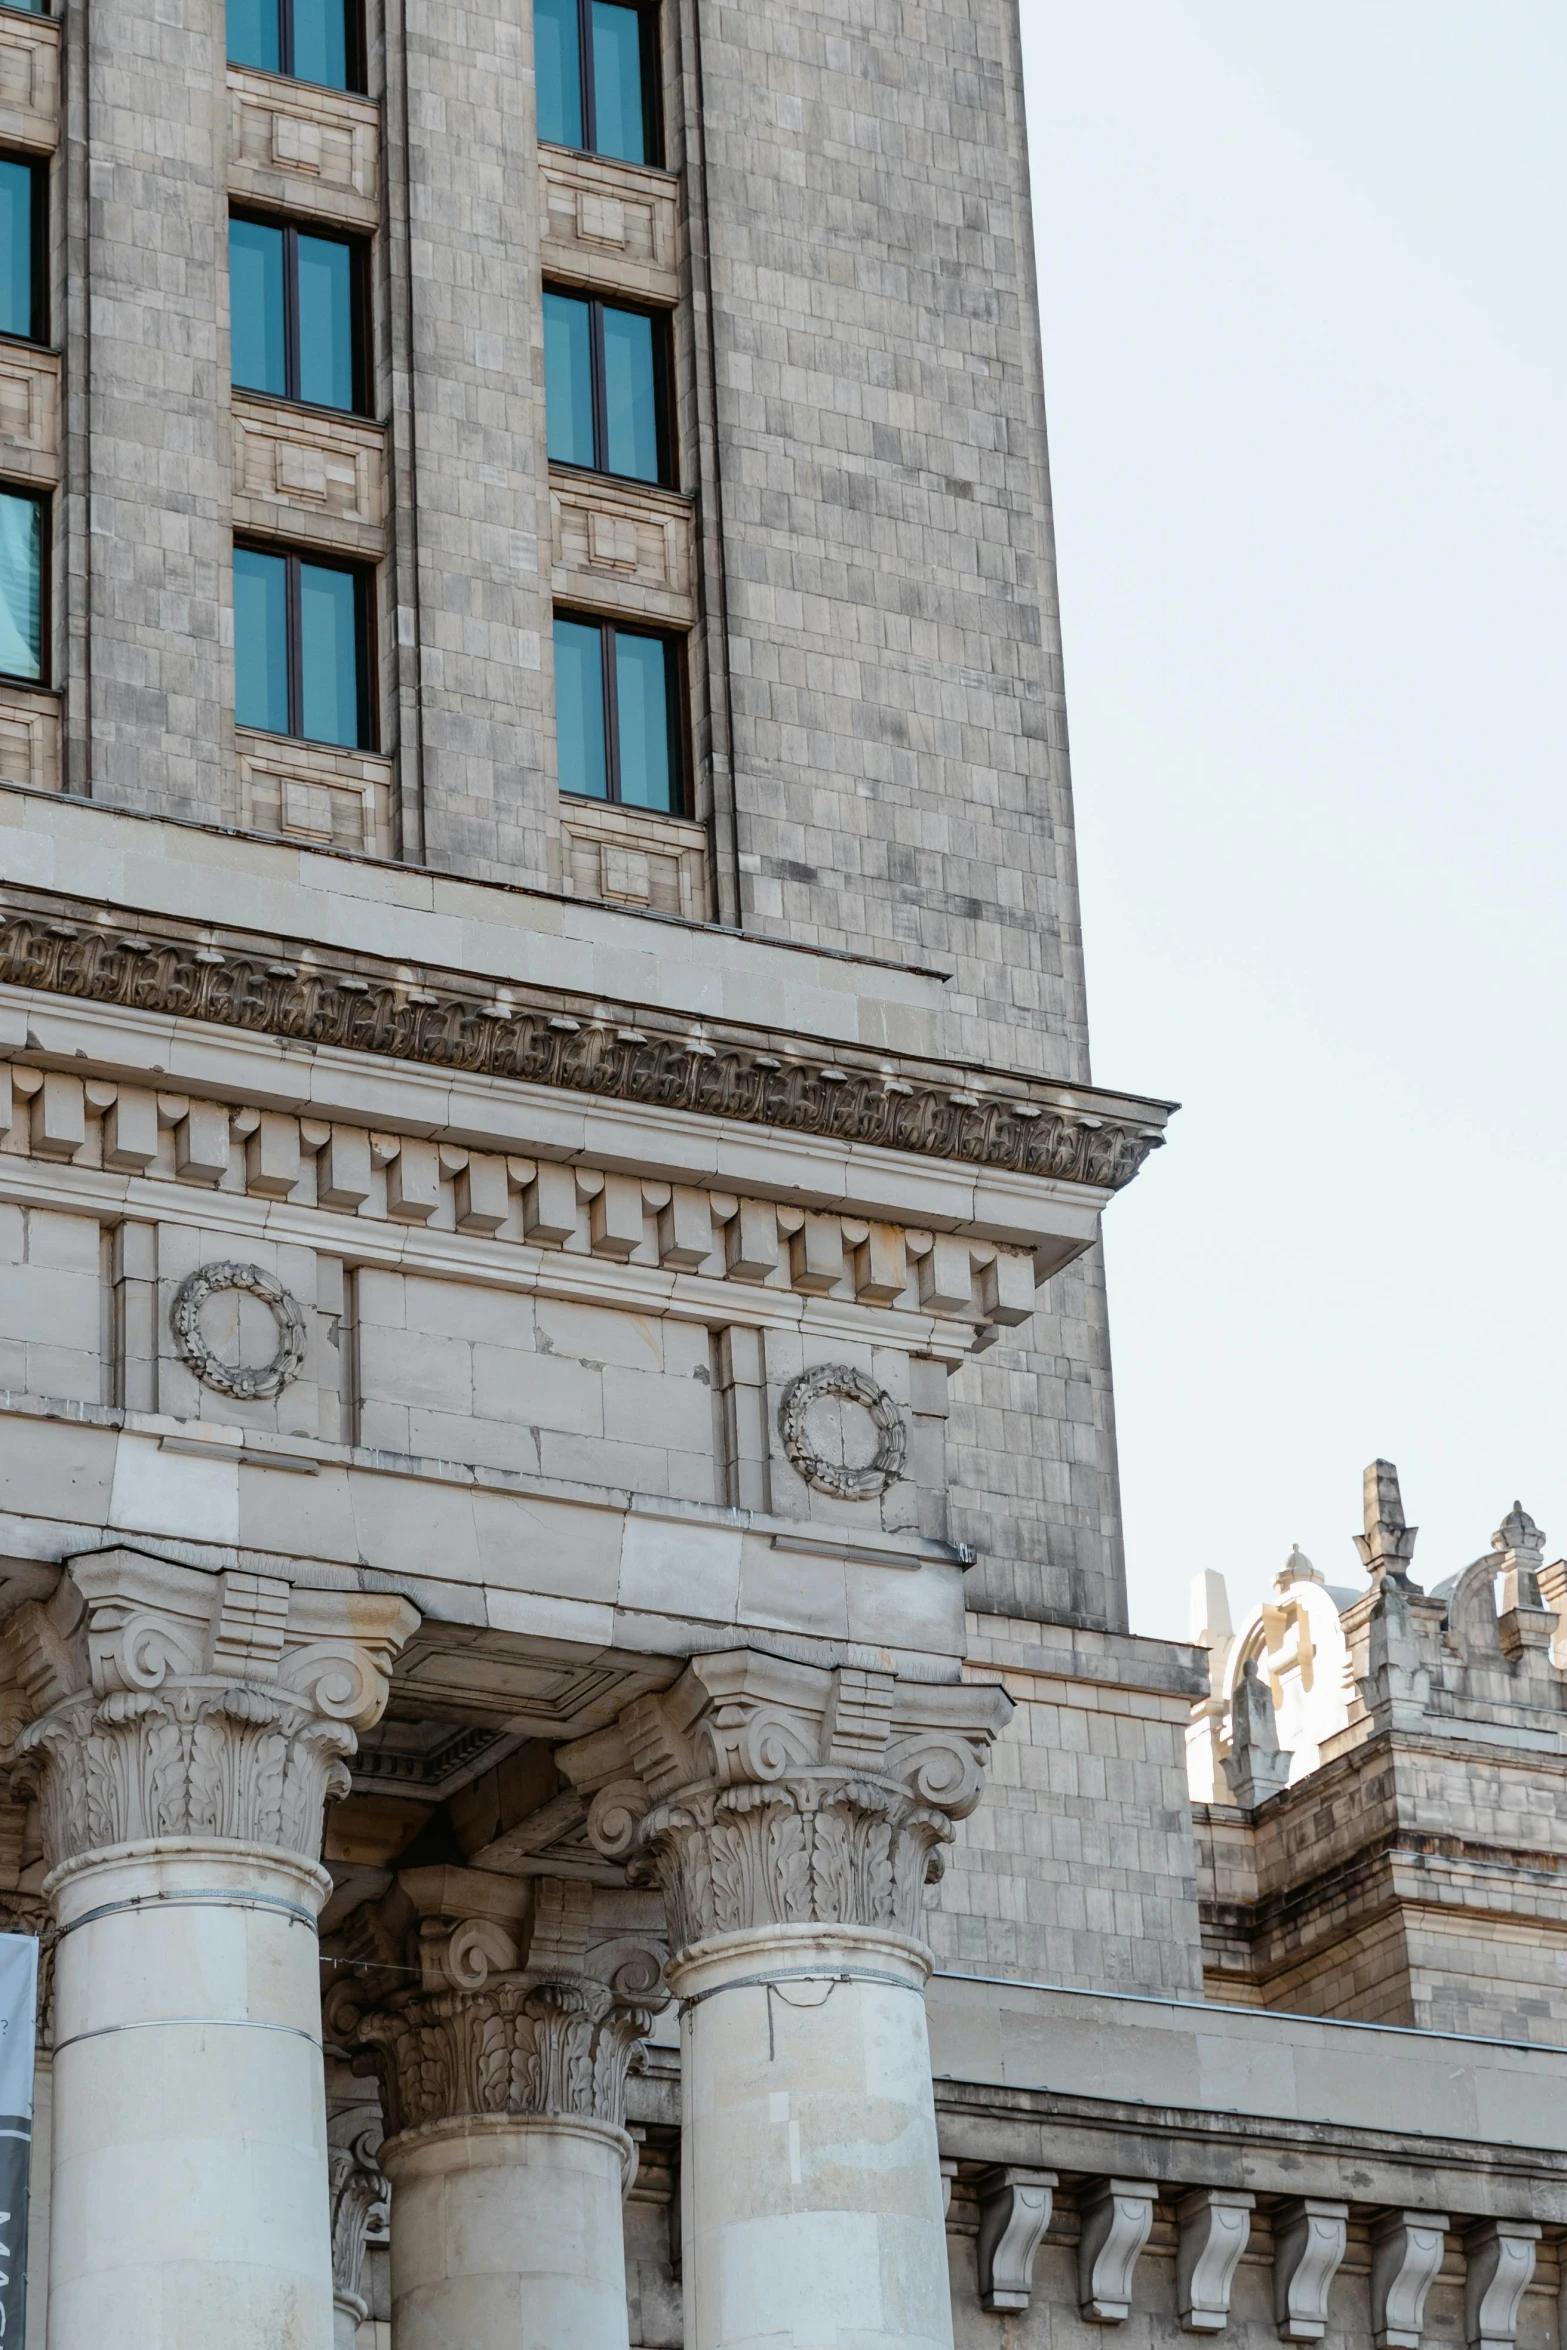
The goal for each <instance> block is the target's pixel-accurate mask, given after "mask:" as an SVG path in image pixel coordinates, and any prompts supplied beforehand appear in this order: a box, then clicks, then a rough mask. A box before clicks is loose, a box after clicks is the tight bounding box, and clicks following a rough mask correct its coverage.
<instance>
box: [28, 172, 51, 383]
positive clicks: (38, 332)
mask: <svg viewBox="0 0 1567 2350" xmlns="http://www.w3.org/2000/svg"><path fill="white" fill-rule="evenodd" d="M32 174H33V176H32V194H31V211H32V221H31V224H30V225H31V230H32V245H31V256H32V269H33V282H32V286H31V288H30V291H31V294H32V316H31V319H30V320H29V329H30V332H31V335H32V339H33V341H34V342H35V343H46V342H47V341H48V340H49V166H48V165H47V163H35V164H34V165H33V167H32Z"/></svg>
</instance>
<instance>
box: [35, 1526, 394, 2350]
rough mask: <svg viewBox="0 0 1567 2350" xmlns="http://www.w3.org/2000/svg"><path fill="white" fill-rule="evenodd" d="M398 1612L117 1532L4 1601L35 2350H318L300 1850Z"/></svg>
mask: <svg viewBox="0 0 1567 2350" xmlns="http://www.w3.org/2000/svg"><path fill="white" fill-rule="evenodd" d="M417 1621H418V1616H417V1613H416V1611H415V1610H414V1609H413V1608H412V1607H411V1606H410V1605H409V1604H408V1603H407V1601H405V1600H401V1599H396V1598H385V1597H381V1596H373V1597H372V1596H366V1595H364V1594H359V1593H353V1592H346V1593H336V1592H331V1593H328V1592H300V1591H296V1590H295V1589H293V1588H292V1587H291V1586H290V1585H289V1584H288V1583H286V1582H284V1581H282V1580H281V1579H278V1578H274V1577H270V1576H259V1575H253V1574H250V1573H247V1572H242V1571H239V1570H229V1571H227V1572H222V1573H215V1574H214V1573H207V1572H205V1571H203V1570H200V1569H197V1568H193V1567H186V1566H181V1565H177V1564H175V1563H174V1562H172V1561H170V1560H166V1559H160V1558H157V1557H153V1556H150V1555H147V1554H144V1553H140V1552H137V1551H133V1550H124V1549H115V1550H105V1551H97V1552H93V1553H90V1554H88V1555H86V1556H84V1557H81V1558H77V1559H73V1560H72V1561H71V1564H70V1568H69V1571H68V1573H67V1574H65V1575H64V1576H63V1577H62V1579H61V1581H60V1583H59V1585H58V1587H57V1588H56V1590H55V1591H54V1593H53V1594H52V1595H51V1597H50V1598H49V1600H48V1601H46V1602H29V1603H28V1604H27V1605H26V1606H24V1607H23V1608H21V1609H19V1610H18V1611H17V1612H16V1614H15V1615H14V1616H12V1617H11V1618H10V1619H9V1620H8V1622H7V1624H6V1626H5V1630H4V1636H3V1639H4V1647H5V1651H6V1657H7V1662H8V1663H9V1665H10V1668H11V1671H12V1674H13V1676H14V1678H15V1680H16V1682H17V1683H18V1684H19V1686H20V1694H21V1699H22V1706H23V1710H24V1711H25V1712H26V1713H28V1714H30V1715H31V1716H32V1718H31V1719H30V1720H29V1721H28V1723H27V1727H26V1728H25V1729H24V1730H23V1731H22V1733H21V1735H20V1737H19V1738H18V1740H17V1753H18V1757H19V1767H20V1772H21V1774H22V1775H23V1776H24V1777H27V1776H30V1777H31V1778H32V1780H33V1782H34V1783H35V1785H36V1787H37V1789H38V1793H39V1796H40V1799H41V1812H42V1821H43V1841H44V1850H45V1857H46V1858H47V1860H48V1862H49V1864H50V1872H49V1875H48V1877H47V1878H46V1879H45V1882H44V1886H43V1892H44V1894H45V1896H46V1898H47V1899H48V1900H49V1902H50V1903H51V1905H52V1907H53V1910H54V1916H55V1922H56V1925H57V1928H58V1940H57V1945H56V1958H55V2009H54V2095H53V2145H52V2162H51V2196H50V2214H49V2266H50V2277H49V2322H48V2342H49V2350H105V2345H106V2344H112V2345H113V2350H212V2345H214V2344H216V2343H221V2344H222V2345H223V2350H332V2346H333V2333H334V2324H333V2306H332V2295H333V2284H332V2257H331V2238H330V2229H329V2219H328V2189H327V2159H326V2099H325V2080H324V2066H323V2058H322V2047H321V2002H320V1987H319V1975H318V1966H317V1961H318V1956H319V1953H318V1949H317V1940H316V1917H317V1913H318V1912H319V1910H320V1907H321V1904H322V1902H323V1901H324V1900H325V1898H326V1895H327V1893H328V1892H329V1890H330V1880H329V1878H328V1877H327V1874H326V1872H325V1870H324V1869H322V1867H321V1866H320V1864H319V1859H318V1855H319V1852H320V1848H321V1834H322V1825H323V1813H324V1808H325V1805H326V1802H327V1800H328V1799H329V1798H330V1797H332V1796H334V1795H337V1794H341V1793H343V1792H345V1791H346V1789H347V1786H348V1774H347V1770H346V1768H345V1758H346V1757H347V1756H348V1755H350V1754H352V1753H353V1751H354V1748H355V1745H356V1743H357V1732H358V1731H359V1730H361V1729H365V1728H368V1727H369V1725H370V1724H371V1723H372V1722H374V1721H375V1720H376V1719H377V1718H378V1717H379V1715H380V1713H381V1710H382V1708H383V1706H384V1705H385V1702H386V1695H387V1675H388V1673H389V1671H390V1664H391V1658H392V1656H393V1655H394V1654H395V1652H396V1649H397V1647H398V1646H399V1644H400V1643H401V1641H402V1640H403V1639H405V1638H406V1637H407V1635H408V1633H409V1632H410V1631H411V1630H412V1629H413V1627H414V1625H415V1624H416V1623H417Z"/></svg>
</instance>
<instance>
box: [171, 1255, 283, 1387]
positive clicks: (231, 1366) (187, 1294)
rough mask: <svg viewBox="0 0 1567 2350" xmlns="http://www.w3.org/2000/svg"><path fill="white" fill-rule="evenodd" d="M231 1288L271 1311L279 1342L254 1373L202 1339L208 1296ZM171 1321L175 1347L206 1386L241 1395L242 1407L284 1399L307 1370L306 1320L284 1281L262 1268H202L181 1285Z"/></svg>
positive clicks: (214, 1295)
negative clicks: (293, 1381)
mask: <svg viewBox="0 0 1567 2350" xmlns="http://www.w3.org/2000/svg"><path fill="white" fill-rule="evenodd" d="M227 1289H242V1290H245V1291H246V1292H247V1293H248V1294H249V1295H250V1296H251V1297H259V1298H260V1300H261V1302H262V1304H263V1305H264V1306H269V1307H270V1308H271V1311H272V1319H273V1321H274V1322H275V1323H276V1324H277V1333H278V1343H277V1352H276V1354H275V1355H274V1356H273V1357H272V1360H271V1362H270V1363H262V1364H260V1365H259V1366H258V1367H257V1368H256V1369H254V1370H252V1369H250V1368H248V1367H247V1365H245V1364H244V1363H225V1362H222V1361H220V1360H219V1358H218V1356H217V1355H216V1354H214V1352H213V1350H212V1348H211V1347H210V1346H209V1345H208V1344H207V1341H206V1340H205V1338H203V1336H202V1334H201V1310H202V1308H203V1306H204V1305H205V1304H206V1302H207V1300H208V1298H209V1297H216V1296H217V1295H219V1293H220V1292H221V1291H223V1290H227ZM169 1323H170V1326H171V1328H172V1329H173V1332H174V1343H175V1345H176V1346H177V1347H178V1348H179V1350H180V1353H181V1354H182V1355H183V1356H184V1358H185V1360H186V1362H187V1363H188V1364H189V1365H190V1367H191V1369H192V1370H193V1371H194V1372H195V1374H196V1377H197V1378H198V1379H199V1380H200V1381H201V1383H202V1385H203V1386H204V1387H215V1388H216V1389H217V1390H218V1392H219V1393H220V1394H221V1395H232V1396H237V1397H238V1399H239V1401H240V1402H241V1403H261V1402H263V1401H264V1400H265V1399H266V1398H267V1397H268V1396H271V1395H280V1394H281V1393H282V1391H283V1389H284V1388H285V1387H286V1386H287V1385H288V1383H289V1381H290V1380H291V1379H297V1378H298V1377H299V1374H300V1371H301V1370H302V1368H303V1367H304V1360H305V1346H306V1335H307V1334H306V1330H305V1317H304V1315H303V1314H302V1313H301V1312H300V1310H299V1305H298V1302H297V1300H296V1299H294V1298H293V1297H291V1296H290V1295H289V1293H288V1291H287V1290H286V1289H285V1288H284V1287H283V1284H282V1282H281V1281H275V1280H274V1279H273V1277H272V1275H271V1274H270V1273H264V1272H263V1271H262V1269H261V1267H260V1266H259V1265H233V1264H227V1263H225V1264H218V1265H199V1266H198V1267H197V1269H196V1271H195V1272H194V1273H189V1274H187V1275H186V1277H185V1279H184V1280H183V1281H182V1282H181V1283H180V1286H179V1289H178V1291H177V1293H176V1295H175V1299H174V1303H173V1305H172V1307H171V1308H170V1309H169Z"/></svg>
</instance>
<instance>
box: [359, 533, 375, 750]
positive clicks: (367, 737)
mask: <svg viewBox="0 0 1567 2350" xmlns="http://www.w3.org/2000/svg"><path fill="white" fill-rule="evenodd" d="M370 654H371V639H370V581H369V579H368V578H367V577H366V575H365V573H364V572H362V571H356V572H355V574H354V660H355V663H356V666H357V668H358V673H359V675H358V685H359V693H358V705H359V707H358V718H359V748H360V749H361V750H362V751H373V750H374V749H375V746H376V742H377V740H378V735H377V730H376V726H375V705H374V703H373V702H372V701H371V698H370Z"/></svg>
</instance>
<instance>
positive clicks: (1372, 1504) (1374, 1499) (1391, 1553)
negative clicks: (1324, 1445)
mask: <svg viewBox="0 0 1567 2350" xmlns="http://www.w3.org/2000/svg"><path fill="white" fill-rule="evenodd" d="M1362 1484H1363V1490H1364V1500H1365V1522H1366V1530H1365V1533H1364V1534H1357V1535H1356V1536H1355V1548H1356V1549H1357V1550H1358V1551H1359V1553H1360V1563H1361V1565H1362V1566H1363V1567H1364V1568H1365V1570H1366V1573H1367V1574H1368V1575H1369V1576H1370V1577H1371V1580H1372V1583H1373V1584H1374V1585H1380V1584H1381V1583H1382V1582H1383V1580H1384V1578H1391V1580H1392V1581H1393V1582H1395V1583H1398V1584H1400V1585H1402V1586H1403V1588H1404V1589H1405V1590H1411V1591H1412V1590H1416V1589H1418V1586H1417V1585H1415V1584H1412V1583H1411V1582H1410V1580H1409V1562H1410V1560H1411V1559H1412V1558H1413V1557H1414V1555H1415V1536H1416V1534H1417V1533H1418V1532H1419V1531H1420V1529H1419V1528H1418V1526H1410V1525H1407V1524H1406V1523H1405V1520H1404V1502H1403V1496H1402V1495H1401V1494H1400V1492H1399V1490H1398V1471H1397V1469H1395V1468H1394V1466H1393V1464H1392V1462H1391V1461H1372V1462H1371V1464H1370V1465H1369V1467H1368V1468H1367V1470H1366V1472H1365V1476H1364V1479H1363V1480H1362Z"/></svg>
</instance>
